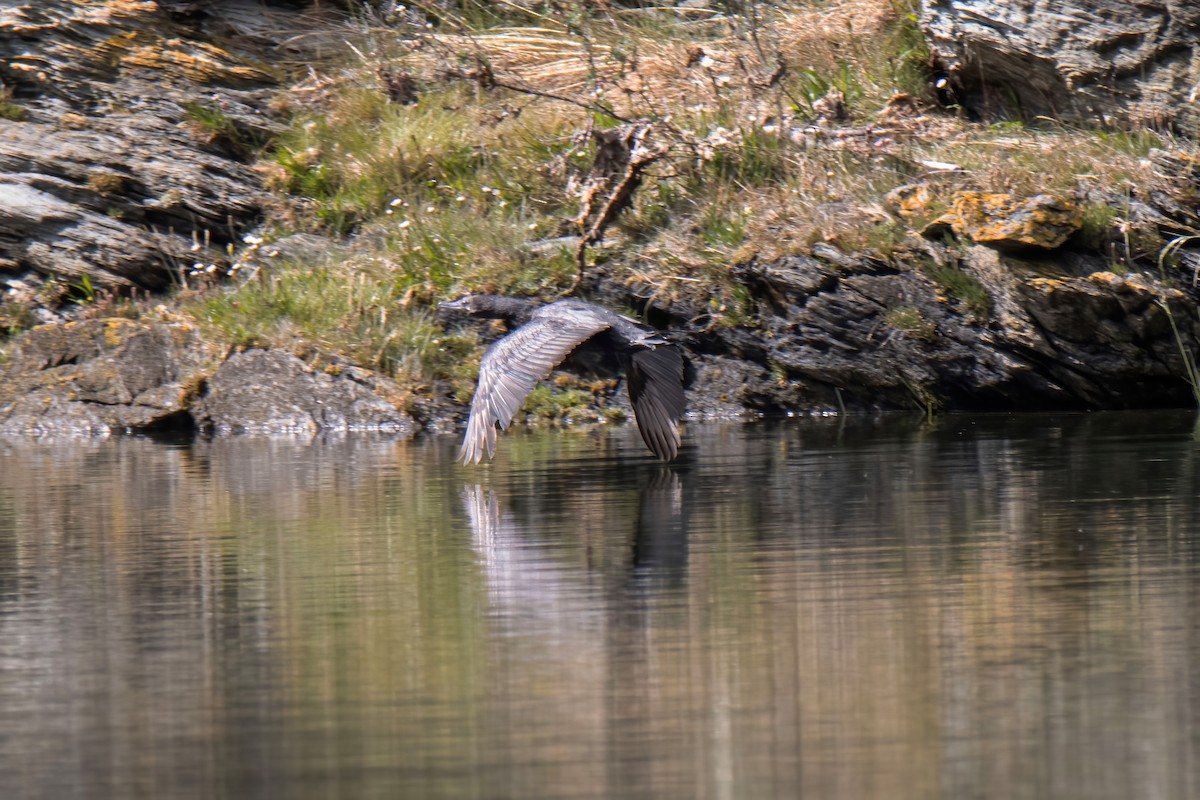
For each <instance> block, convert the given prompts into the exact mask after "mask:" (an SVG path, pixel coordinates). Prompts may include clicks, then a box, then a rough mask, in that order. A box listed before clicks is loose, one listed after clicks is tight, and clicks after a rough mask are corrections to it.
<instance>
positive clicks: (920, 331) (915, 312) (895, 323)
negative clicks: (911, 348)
mask: <svg viewBox="0 0 1200 800" xmlns="http://www.w3.org/2000/svg"><path fill="white" fill-rule="evenodd" d="M883 318H884V320H885V321H886V322H887V323H888V324H889V325H891V326H892V327H893V328H895V329H896V330H898V331H900V332H901V333H904V334H907V335H909V336H912V337H913V338H915V339H920V340H921V341H923V342H932V341H934V340H935V339H936V338H937V328H936V326H934V324H933V323H932V322H930V321H929V320H928V319H926V318H925V316H924V315H923V314H922V313H921V310H920V309H919V308H916V307H914V306H895V307H893V308H889V309H888V310H887V311H885V312H884V315H883Z"/></svg>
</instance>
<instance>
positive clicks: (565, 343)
mask: <svg viewBox="0 0 1200 800" xmlns="http://www.w3.org/2000/svg"><path fill="white" fill-rule="evenodd" d="M608 325H609V324H608V322H606V321H605V320H604V319H603V318H602V317H601V316H599V315H597V314H588V313H583V314H574V315H571V316H570V317H569V318H567V319H563V318H557V317H555V318H537V317H535V318H534V319H533V320H532V321H530V322H528V323H527V324H525V325H522V326H521V327H520V328H517V329H516V330H515V331H513V332H512V333H510V334H509V335H508V336H505V337H504V338H503V339H501V340H500V341H498V342H496V343H495V344H493V345H492V346H491V347H490V348H488V351H487V352H486V353H484V354H483V360H482V361H481V362H480V364H479V385H478V386H477V387H476V389H475V397H474V398H472V399H471V416H470V418H469V419H468V420H467V433H466V436H465V437H464V439H463V444H462V449H461V450H459V452H458V459H459V460H460V461H462V462H463V463H464V464H472V463H474V464H478V463H479V462H480V461H483V459H484V453H486V454H487V458H491V457H492V454H493V453H495V452H496V424H497V423H499V424H500V427H501V428H507V427H508V425H509V423H511V422H512V419H513V417H514V416H515V415H516V413H517V411H518V410H519V409H520V408H521V404H522V403H524V402H525V398H526V397H528V396H529V393H530V392H531V391H532V390H533V387H534V386H536V385H537V382H538V381H540V380H542V379H543V378H545V377H546V376H547V375H549V374H550V371H551V370H552V369H554V368H555V367H556V366H558V364H560V363H561V362H562V360H563V359H564V358H566V357H567V355H568V354H569V353H570V352H571V351H572V350H574V349H575V348H576V347H578V346H579V345H580V344H582V343H583V342H584V341H586V340H588V339H590V338H591V337H593V336H595V335H596V334H597V333H599V332H600V331H602V330H604V329H606V328H607V327H608Z"/></svg>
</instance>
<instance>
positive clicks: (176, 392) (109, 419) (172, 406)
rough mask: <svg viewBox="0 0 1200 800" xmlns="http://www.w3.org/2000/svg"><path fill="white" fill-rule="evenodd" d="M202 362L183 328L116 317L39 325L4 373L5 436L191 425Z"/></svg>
mask: <svg viewBox="0 0 1200 800" xmlns="http://www.w3.org/2000/svg"><path fill="white" fill-rule="evenodd" d="M203 359H204V350H203V348H202V347H201V345H200V337H199V334H198V332H197V331H196V329H195V328H194V327H193V326H191V325H190V324H187V323H183V322H152V323H144V322H137V321H134V320H129V319H123V318H113V319H103V320H87V321H84V322H70V323H66V324H65V325H41V326H39V327H36V328H34V329H32V330H30V331H29V332H28V333H26V334H25V335H24V336H23V337H22V338H21V339H20V340H19V341H18V342H17V344H16V346H15V348H14V351H13V353H12V358H11V361H10V362H9V364H8V366H7V367H6V368H5V369H4V370H3V372H2V373H0V433H3V434H9V435H12V434H30V433H32V434H80V433H83V434H106V433H108V432H110V431H113V430H125V429H140V428H147V427H151V426H155V425H161V424H166V423H168V422H171V421H179V420H182V421H187V420H186V417H187V410H186V408H187V396H188V390H187V387H188V386H189V385H190V382H191V380H192V379H193V378H194V377H195V375H196V373H197V372H198V370H199V368H200V366H201V363H202V361H203Z"/></svg>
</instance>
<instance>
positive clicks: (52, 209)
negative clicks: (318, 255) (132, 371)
mask: <svg viewBox="0 0 1200 800" xmlns="http://www.w3.org/2000/svg"><path fill="white" fill-rule="evenodd" d="M211 10H212V11H214V12H219V9H217V8H213V9H211ZM272 13H273V12H268V11H266V10H265V9H264V10H263V11H262V15H263V16H264V17H269V16H271V15H272ZM233 42H239V43H244V42H245V40H244V39H229V40H226V42H225V44H224V45H223V46H222V47H217V46H214V45H211V44H208V43H206V42H204V41H202V40H201V39H198V38H197V35H196V32H195V31H193V30H191V29H190V28H188V27H187V26H185V25H181V24H180V23H179V22H177V21H176V20H174V19H172V17H171V16H169V15H167V14H164V13H162V11H161V10H160V9H159V8H158V7H157V6H156V5H155V4H153V3H141V4H138V3H104V4H99V5H96V4H81V3H78V2H73V1H72V0H25V1H24V2H21V0H18V2H16V3H10V4H6V5H5V6H4V7H3V8H0V81H2V82H3V85H4V86H5V87H6V88H7V89H9V90H11V91H12V93H13V96H12V101H11V102H12V104H13V105H14V106H15V107H19V108H20V110H21V113H20V118H19V119H15V120H14V119H4V120H0V130H2V131H3V135H2V136H0V272H10V273H20V272H24V271H29V270H34V271H37V272H40V273H42V274H44V275H58V276H62V277H66V278H67V279H69V280H77V279H79V278H80V277H81V276H85V275H86V276H87V277H88V279H89V281H90V282H91V284H92V285H93V286H96V287H98V288H99V287H106V286H111V287H140V288H144V289H163V288H166V287H168V286H170V285H172V283H173V282H178V280H179V278H180V276H179V274H178V273H181V272H183V271H184V270H187V269H190V268H191V267H192V265H193V264H195V263H196V262H200V263H202V264H205V265H207V264H217V265H219V266H223V265H224V264H225V263H226V262H227V259H228V254H227V252H226V250H225V246H226V245H227V244H229V243H231V242H235V241H236V240H237V238H238V237H239V236H240V232H241V231H242V230H244V229H245V228H246V227H248V226H250V225H252V224H254V223H255V221H256V220H257V219H258V218H259V216H260V215H261V210H262V206H263V203H264V201H265V197H266V195H265V194H264V193H263V192H262V190H261V188H260V181H259V178H258V176H257V175H256V174H255V173H254V172H253V171H252V170H251V169H250V167H249V165H248V164H246V163H243V162H244V161H245V160H246V158H247V157H248V156H249V155H250V154H251V152H252V150H253V147H254V143H255V142H256V141H262V140H263V139H264V138H265V137H264V134H265V132H266V131H268V130H270V129H271V128H272V125H273V124H272V123H271V121H270V120H269V119H268V118H267V117H265V116H264V114H263V113H262V111H261V110H260V109H262V108H265V106H266V100H267V98H268V94H267V92H268V91H269V90H270V89H271V87H273V86H274V84H275V77H274V76H273V75H272V74H271V72H270V71H269V70H268V69H266V68H264V67H263V66H262V62H257V61H255V60H254V59H253V58H252V54H251V53H250V52H249V51H246V50H243V51H235V50H233V49H231V47H232V46H233V45H232V44H231V43H233ZM239 46H240V45H239Z"/></svg>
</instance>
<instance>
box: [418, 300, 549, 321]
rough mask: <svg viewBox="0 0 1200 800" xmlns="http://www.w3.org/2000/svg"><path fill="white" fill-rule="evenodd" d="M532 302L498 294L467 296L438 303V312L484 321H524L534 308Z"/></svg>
mask: <svg viewBox="0 0 1200 800" xmlns="http://www.w3.org/2000/svg"><path fill="white" fill-rule="evenodd" d="M534 305H535V304H534V301H533V300H529V299H527V298H524V297H503V296H501V295H498V294H468V295H464V296H463V297H460V298H458V299H457V300H450V301H447V302H444V303H438V310H439V311H444V312H450V313H454V314H468V315H470V316H472V317H482V318H484V319H503V320H507V321H509V322H514V321H521V322H523V321H525V320H526V319H528V317H529V313H530V312H531V311H532V310H533V308H534Z"/></svg>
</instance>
